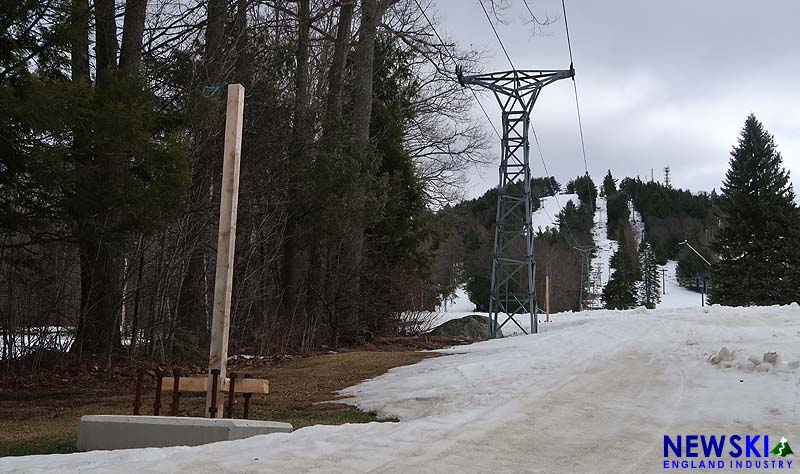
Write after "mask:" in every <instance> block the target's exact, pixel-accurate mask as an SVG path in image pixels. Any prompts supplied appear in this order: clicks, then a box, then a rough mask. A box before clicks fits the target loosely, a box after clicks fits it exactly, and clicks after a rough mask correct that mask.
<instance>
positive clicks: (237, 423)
mask: <svg viewBox="0 0 800 474" xmlns="http://www.w3.org/2000/svg"><path fill="white" fill-rule="evenodd" d="M292 429H293V428H292V425H290V424H289V423H279V422H275V421H255V420H236V419H226V418H215V419H211V418H191V417H178V416H118V415H86V416H82V417H81V420H80V423H79V424H78V446H77V447H78V450H79V451H94V450H109V449H129V448H163V447H166V446H198V445H201V444H208V443H216V442H218V441H230V440H234V439H243V438H249V437H251V436H258V435H263V434H269V433H291V432H292Z"/></svg>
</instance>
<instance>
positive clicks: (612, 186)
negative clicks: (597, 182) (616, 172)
mask: <svg viewBox="0 0 800 474" xmlns="http://www.w3.org/2000/svg"><path fill="white" fill-rule="evenodd" d="M615 194H617V180H616V179H614V177H613V176H611V170H608V173H607V174H606V176H605V178H603V189H602V190H601V192H600V195H601V196H605V197H611V196H614V195H615Z"/></svg>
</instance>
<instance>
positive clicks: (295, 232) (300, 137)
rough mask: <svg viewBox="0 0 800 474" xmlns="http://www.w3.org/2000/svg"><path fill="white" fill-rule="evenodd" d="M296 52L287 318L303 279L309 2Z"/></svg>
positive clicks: (284, 269)
mask: <svg viewBox="0 0 800 474" xmlns="http://www.w3.org/2000/svg"><path fill="white" fill-rule="evenodd" d="M297 15H298V22H297V23H298V26H297V38H298V41H297V51H296V52H295V59H296V62H297V69H296V71H295V102H294V129H293V130H292V138H291V141H292V146H291V152H290V157H289V166H288V172H289V176H288V180H287V185H288V186H287V191H288V192H287V197H286V231H285V233H284V238H283V243H284V247H283V261H282V264H281V278H282V280H283V281H282V283H283V292H282V293H283V302H282V303H283V305H282V306H283V311H284V316H285V319H286V320H288V319H289V318H292V317H293V316H295V311H296V310H297V309H298V306H297V300H298V297H299V289H300V280H301V278H302V273H303V272H302V270H303V269H302V268H301V256H300V245H299V240H300V235H299V234H300V230H301V224H300V222H299V221H300V220H301V219H302V218H303V214H304V212H303V207H304V206H303V204H302V201H303V199H302V196H301V195H300V190H299V189H298V186H300V182H301V178H302V177H303V175H304V171H305V170H306V168H307V164H308V161H309V159H308V144H309V142H310V139H311V137H310V131H311V127H310V126H309V123H308V122H309V120H308V56H309V33H310V28H311V19H310V11H309V0H299V1H298V10H297Z"/></svg>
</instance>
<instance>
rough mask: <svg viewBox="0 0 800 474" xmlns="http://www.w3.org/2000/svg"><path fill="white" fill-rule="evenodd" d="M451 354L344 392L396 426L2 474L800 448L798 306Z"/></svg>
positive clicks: (556, 465)
mask: <svg viewBox="0 0 800 474" xmlns="http://www.w3.org/2000/svg"><path fill="white" fill-rule="evenodd" d="M723 347H724V348H725V350H726V351H728V353H730V354H731V355H728V353H725V352H724V351H722V349H723ZM441 352H442V354H443V357H437V358H433V359H428V360H425V361H423V362H420V363H418V364H415V365H411V366H406V367H399V368H396V369H392V370H390V371H389V372H388V373H387V374H385V375H383V376H380V377H377V378H375V379H372V380H368V381H365V382H363V383H361V384H359V385H356V386H354V387H351V388H349V389H347V390H345V391H344V394H345V395H347V396H350V397H352V398H351V399H350V403H353V404H355V405H357V406H359V407H361V408H362V409H365V410H374V411H375V412H377V413H378V414H380V415H382V416H386V417H397V418H398V419H399V420H400V421H399V422H391V423H369V424H350V425H343V426H312V427H308V428H302V429H300V430H297V431H296V432H294V433H291V434H272V435H267V436H260V437H255V438H250V439H247V440H241V441H230V442H223V443H217V444H213V445H207V446H200V447H192V448H188V447H178V448H163V449H142V450H124V451H113V452H90V453H82V454H72V455H51V456H31V457H24V458H3V459H0V471H2V472H15V473H20V474H22V473H39V472H83V473H122V474H127V473H132V474H144V473H160V472H192V473H198V474H203V473H208V474H211V473H214V474H217V473H244V472H247V473H300V472H302V473H348V474H349V473H366V472H370V473H394V472H397V473H453V472H464V473H495V472H502V473H548V474H550V473H578V472H580V473H586V472H609V473H612V472H613V473H619V472H635V473H646V472H663V454H662V448H663V446H662V442H663V436H664V435H665V434H672V435H677V434H687V433H709V434H710V433H715V434H728V433H730V434H734V433H738V434H743V435H744V434H762V433H763V434H769V435H770V437H771V439H772V438H774V439H775V440H779V439H780V438H781V437H782V436H785V437H786V438H787V439H788V440H790V441H794V440H798V439H800V423H798V415H800V413H799V411H800V371H798V366H800V362H798V359H800V307H798V306H797V305H796V304H794V305H792V306H787V307H771V308H758V307H756V308H722V307H717V306H712V307H707V308H705V309H703V310H701V309H699V308H695V309H683V310H653V311H648V310H644V309H638V310H633V311H625V312H615V311H592V312H584V313H571V314H562V315H557V317H555V318H554V322H553V323H552V324H551V326H550V328H549V330H548V331H547V332H546V333H542V334H538V335H532V336H520V337H510V338H505V339H500V340H494V341H489V342H483V343H477V344H472V345H470V346H462V347H458V348H453V349H448V350H444V351H441ZM769 353H776V354H777V360H776V361H775V362H776V363H774V364H773V363H770V362H764V360H765V359H766V358H765V357H764V356H763V355H764V354H769ZM720 354H722V355H724V356H726V357H725V358H724V360H722V359H721V358H720ZM715 357H716V358H715ZM769 357H770V358H769V360H773V359H772V357H773V356H769ZM756 360H758V361H760V362H759V365H758V366H756V365H755V363H754V362H753V361H756ZM723 362H724V363H723ZM759 366H763V368H762V369H758V368H757V367H759ZM795 442H796V441H795Z"/></svg>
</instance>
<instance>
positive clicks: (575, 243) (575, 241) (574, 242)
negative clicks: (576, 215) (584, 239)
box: [531, 124, 580, 247]
mask: <svg viewBox="0 0 800 474" xmlns="http://www.w3.org/2000/svg"><path fill="white" fill-rule="evenodd" d="M531 132H533V141H534V142H535V143H536V149H537V150H538V151H539V158H540V159H541V161H542V167H543V168H544V172H545V180H546V181H547V184H548V186H549V187H550V193H552V195H553V198H555V200H556V204H557V205H558V208H559V209H562V210H563V208H562V207H561V203H560V202H559V200H558V193H557V192H556V190H555V188H554V187H553V183H552V182H551V181H550V171H548V170H547V163H546V162H545V159H544V154H543V153H542V146H541V145H540V144H539V137H538V136H537V135H536V128H534V126H533V124H531ZM542 209H543V210H544V212H545V214H547V216H548V217H549V218H550V220H553V216H551V215H550V213H549V212H547V208H546V207H545V206H544V204H542ZM564 227H565V228H566V229H567V234H569V236H570V238H572V242H570V241H569V240H568V239H567V236H566V235H564V233H563V232H561V230H560V229H557V230H558V234H559V235H560V236H561V238H562V239H564V242H566V244H567V245H568V246H570V247H575V246H578V245H580V244H579V243H578V239H576V238H575V234H573V233H572V229H571V228H570V227H569V222H567V221H564Z"/></svg>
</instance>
